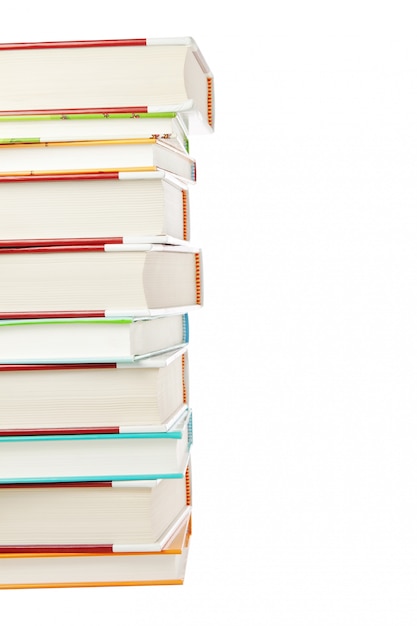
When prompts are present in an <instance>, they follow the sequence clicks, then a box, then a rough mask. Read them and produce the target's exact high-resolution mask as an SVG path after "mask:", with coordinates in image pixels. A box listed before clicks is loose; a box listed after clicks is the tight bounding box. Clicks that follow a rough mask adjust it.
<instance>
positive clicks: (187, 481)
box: [185, 466, 191, 506]
mask: <svg viewBox="0 0 417 626" xmlns="http://www.w3.org/2000/svg"><path fill="white" fill-rule="evenodd" d="M185 494H186V503H187V506H191V473H190V467H189V466H188V467H187V469H186V470H185Z"/></svg>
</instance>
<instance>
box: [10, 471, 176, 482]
mask: <svg viewBox="0 0 417 626" xmlns="http://www.w3.org/2000/svg"><path fill="white" fill-rule="evenodd" d="M183 477H184V473H183V472H176V473H172V474H127V475H124V474H121V475H110V476H47V477H44V476H37V477H35V478H32V477H28V476H25V477H23V478H21V477H19V478H16V477H14V478H0V485H9V484H11V483H13V484H22V483H25V484H30V483H45V484H49V483H81V482H104V481H119V480H120V481H131V480H163V479H167V478H169V479H171V478H183Z"/></svg>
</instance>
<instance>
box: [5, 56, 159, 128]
mask: <svg viewBox="0 0 417 626" xmlns="http://www.w3.org/2000/svg"><path fill="white" fill-rule="evenodd" d="M0 52H1V49H0ZM83 113H100V114H102V115H107V114H110V113H148V106H147V105H146V106H143V105H141V106H135V107H112V108H106V109H103V108H97V107H96V108H88V109H13V110H9V111H2V112H1V114H0V115H62V116H63V117H65V115H74V114H83Z"/></svg>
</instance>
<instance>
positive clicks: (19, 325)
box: [0, 313, 189, 364]
mask: <svg viewBox="0 0 417 626" xmlns="http://www.w3.org/2000/svg"><path fill="white" fill-rule="evenodd" d="M188 339H189V324H188V314H187V313H184V314H182V315H165V316H162V317H145V318H130V317H124V318H123V317H121V318H118V317H112V318H108V317H102V318H100V317H74V318H38V319H20V320H15V319H9V320H0V363H2V364H7V363H22V364H24V363H82V362H86V363H116V362H117V363H132V362H134V361H137V360H138V359H140V358H141V359H143V358H147V357H149V356H155V355H156V354H159V353H163V352H168V351H170V352H172V351H173V350H174V349H176V348H180V347H182V346H184V345H185V344H187V343H188Z"/></svg>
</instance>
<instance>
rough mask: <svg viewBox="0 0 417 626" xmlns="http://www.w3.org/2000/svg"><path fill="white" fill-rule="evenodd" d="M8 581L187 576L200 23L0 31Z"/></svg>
mask: <svg viewBox="0 0 417 626" xmlns="http://www.w3.org/2000/svg"><path fill="white" fill-rule="evenodd" d="M0 60H1V63H0V82H1V84H2V95H1V96H0V220H1V229H0V237H1V239H0V294H1V295H0V510H1V516H0V588H2V589H9V588H31V587H35V588H36V587H61V586H108V585H152V584H181V583H182V582H183V580H184V575H185V568H186V562H187V555H188V546H189V539H190V534H191V456H190V452H191V444H192V419H193V418H192V409H191V407H190V404H189V382H188V366H189V363H188V341H189V312H190V310H194V309H198V308H199V307H201V305H202V298H203V290H202V269H201V268H202V262H201V250H200V249H199V248H196V247H193V246H192V245H191V243H190V229H189V212H190V202H189V189H190V186H191V185H192V184H194V183H195V182H196V164H195V160H194V158H193V157H192V156H191V155H190V150H189V148H190V146H189V137H190V136H191V135H192V134H197V133H210V132H212V131H213V128H214V119H213V106H214V105H213V78H212V74H211V72H210V70H209V68H208V66H207V64H206V62H205V60H204V58H203V56H202V54H201V52H200V50H199V48H198V47H197V45H196V43H195V42H194V40H193V39H191V38H181V39H179V38H174V39H157V40H156V39H154V40H149V39H148V40H146V39H134V40H106V41H74V42H53V43H26V44H21V43H20V44H3V45H0Z"/></svg>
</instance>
